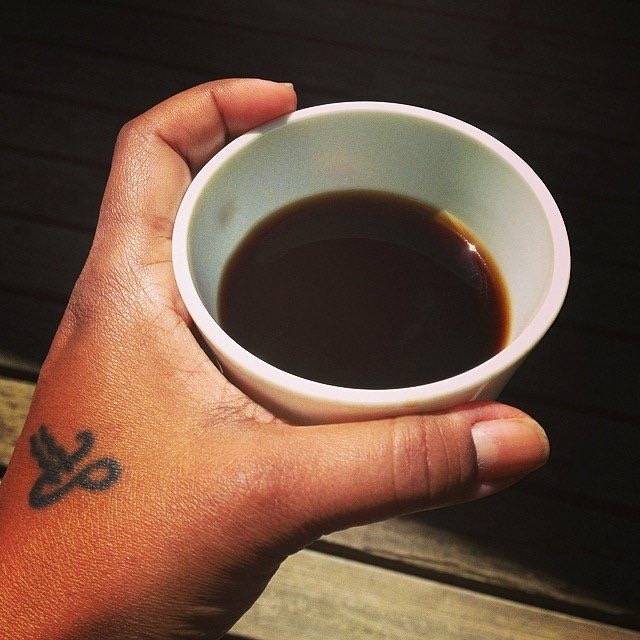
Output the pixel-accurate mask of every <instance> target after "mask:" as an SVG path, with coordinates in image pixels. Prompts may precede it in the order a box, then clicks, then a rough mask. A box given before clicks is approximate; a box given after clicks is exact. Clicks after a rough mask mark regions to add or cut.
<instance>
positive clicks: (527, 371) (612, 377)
mask: <svg viewBox="0 0 640 640" xmlns="http://www.w3.org/2000/svg"><path fill="white" fill-rule="evenodd" d="M637 387H638V380H637V344H636V341H635V340H628V339H626V338H621V337H617V336H609V335H604V334H598V335H597V339H595V337H594V335H593V334H591V333H590V332H587V331H577V330H572V329H568V328H564V327H562V326H561V325H559V324H556V325H555V326H553V327H552V328H551V329H550V330H549V332H548V333H547V335H546V336H545V337H544V338H543V339H542V341H541V343H540V344H539V345H538V347H537V348H536V349H534V350H533V352H532V353H531V354H529V356H528V357H527V359H526V360H525V362H524V363H523V365H522V366H521V367H520V369H519V370H518V371H517V372H516V374H515V375H514V377H513V378H512V380H511V382H510V383H509V384H508V386H507V392H508V393H509V394H512V395H514V396H516V397H518V398H530V399H531V400H539V401H541V400H544V401H547V402H550V403H553V404H559V405H564V406H565V407H567V408H572V409H575V410H578V411H582V412H584V413H587V414H588V413H589V412H590V411H592V412H593V416H594V420H597V419H598V417H600V416H602V415H604V416H606V417H610V418H614V419H619V420H621V421H626V422H629V423H634V424H637V422H638V416H640V396H638V393H637Z"/></svg>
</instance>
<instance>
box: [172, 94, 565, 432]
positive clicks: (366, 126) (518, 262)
mask: <svg viewBox="0 0 640 640" xmlns="http://www.w3.org/2000/svg"><path fill="white" fill-rule="evenodd" d="M339 189H376V190H383V191H388V192H392V193H396V194H399V195H404V196H409V197H411V198H416V199H418V200H422V201H424V202H426V203H428V204H430V205H432V206H434V207H436V208H438V209H444V210H446V211H448V212H450V213H451V214H453V215H454V216H455V217H456V218H458V219H459V220H460V221H461V222H462V223H463V224H464V225H466V226H467V227H468V228H469V229H470V230H471V232H472V233H473V234H474V235H475V236H476V237H478V238H479V239H480V240H481V241H482V243H483V244H484V246H485V247H486V249H488V251H489V252H490V253H491V254H492V256H493V258H494V259H495V261H496V263H497V264H498V266H499V268H500V270H501V273H502V276H503V278H504V281H505V284H506V288H507V291H508V296H509V298H510V307H511V330H510V336H509V339H508V345H507V346H506V347H505V348H504V349H503V350H502V351H500V352H499V353H498V354H496V355H495V356H493V357H492V358H490V359H489V360H487V361H486V362H483V363H482V364H480V365H478V366H476V367H474V368H473V369H470V370H468V371H465V372H464V373H461V374H459V375H456V376H454V377H451V378H448V379H445V380H440V381H438V382H433V383H430V384H424V385H420V386H415V387H410V388H403V389H382V390H370V389H369V390H363V389H348V388H343V387H337V386H332V385H327V384H323V383H319V382H315V381H313V380H307V379H303V378H300V377H298V376H295V375H292V374H290V373H287V372H285V371H282V370H280V369H277V368H275V367H273V366H272V365H270V364H268V363H267V362H264V361H263V360H260V359H259V358H257V357H256V356H254V355H253V354H251V353H249V352H248V351H247V350H246V349H244V348H243V347H242V346H240V345H239V344H238V343H237V342H235V341H234V340H233V339H232V338H231V337H230V336H229V335H227V334H226V333H225V332H224V331H223V329H222V328H221V327H220V326H219V325H218V323H217V322H216V305H217V293H218V284H219V282H220V276H221V273H222V270H223V267H224V265H225V262H226V261H227V259H228V257H229V255H230V254H231V253H232V252H233V250H234V248H235V247H236V246H237V245H238V243H239V242H240V240H241V239H242V238H243V237H244V236H245V235H246V233H247V232H248V230H249V229H250V228H252V227H253V226H254V225H255V224H256V223H257V222H258V221H259V220H261V219H262V218H264V217H265V216H267V215H268V214H270V213H272V212H273V211H275V210H277V209H279V208H280V207H282V206H284V205H286V204H288V203H290V202H292V201H295V200H298V199H300V198H304V197H306V196H310V195H315V194H318V193H324V192H329V191H335V190H339ZM173 266H174V271H175V276H176V280H177V283H178V287H179V290H180V294H181V296H182V298H183V300H184V303H185V305H186V307H187V309H188V311H189V313H190V314H191V316H192V318H193V320H194V322H195V324H196V326H197V327H198V329H199V331H200V332H201V334H202V336H203V337H204V339H205V341H206V342H207V344H208V345H209V346H210V347H211V350H212V351H213V353H214V354H215V357H216V359H217V360H218V363H219V364H220V367H221V369H222V371H223V373H224V374H225V375H226V376H227V377H228V378H229V379H230V380H231V381H232V382H233V383H234V384H235V385H236V386H238V387H239V388H240V389H242V390H243V391H244V392H245V393H246V394H247V395H249V396H250V397H251V398H253V399H254V400H256V401H257V402H258V403H260V404H262V405H264V406H266V407H268V408H269V409H271V410H272V411H274V412H275V413H277V414H279V415H281V416H283V417H285V418H287V419H290V420H293V421H296V422H298V423H301V424H309V423H327V422H337V421H353V420H364V419H371V418H378V417H385V416H394V415H401V414H409V413H417V412H425V411H433V410H439V409H444V408H447V407H450V406H453V405H456V404H459V403H461V402H465V401H469V400H476V399H492V398H495V397H496V396H497V395H498V394H499V392H500V391H501V390H502V388H503V387H504V385H505V384H506V383H507V381H508V380H509V378H510V377H511V375H512V374H513V373H514V371H515V370H516V368H517V367H518V365H519V364H520V363H521V362H522V360H523V358H524V357H525V356H526V355H527V353H528V352H529V351H530V350H531V349H532V348H533V347H534V346H535V345H536V343H537V342H538V341H539V340H540V339H541V338H542V336H543V335H544V334H545V332H546V331H547V329H548V328H549V326H550V325H551V323H552V322H553V321H554V319H555V317H556V315H557V314H558V312H559V310H560V307H561V305H562V303H563V300H564V297H565V294H566V290H567V286H568V282H569V269H570V256H569V243H568V239H567V234H566V230H565V227H564V223H563V221H562V217H561V215H560V212H559V211H558V207H557V206H556V204H555V202H554V200H553V198H552V197H551V195H550V193H549V191H548V190H547V189H546V187H545V186H544V184H543V183H542V182H541V180H540V179H539V178H538V176H537V175H536V174H535V173H534V172H533V171H532V169H531V168H530V167H529V166H528V165H527V164H526V163H525V162H524V161H523V160H522V159H520V158H519V157H518V156H517V155H516V154H515V153H513V152H512V151H511V150H509V149H508V148H507V147H505V146H504V145H503V144H502V143H500V142H498V141H497V140H496V139H494V138H493V137H491V136H489V135H488V134H486V133H484V132H482V131H480V130H478V129H477V128H475V127H473V126H471V125H469V124H466V123H464V122H461V121H459V120H456V119H454V118H451V117H449V116H446V115H443V114H440V113H436V112H434V111H429V110H426V109H421V108H417V107H411V106H406V105H400V104H390V103H380V102H346V103H338V104H328V105H322V106H318V107H311V108H309V109H301V110H300V111H297V112H295V113H293V114H291V115H289V116H286V117H284V118H281V119H279V120H276V121H274V122H271V123H269V124H267V125H264V126H262V127H260V128H258V129H256V130H254V131H252V132H249V133H247V134H245V135H243V136H241V137H239V138H238V139H236V140H234V141H233V142H231V143H230V144H229V145H227V146H226V147H225V148H224V149H223V150H222V151H220V152H219V153H218V154H217V155H216V156H215V157H214V158H212V159H211V160H210V161H209V162H208V163H207V164H206V166H205V167H204V168H203V169H202V170H201V171H200V172H199V173H198V175H197V176H196V177H195V179H194V180H193V182H192V184H191V185H190V186H189V188H188V190H187V192H186V194H185V196H184V199H183V201H182V203H181V205H180V209H179V211H178V215H177V218H176V222H175V228H174V232H173ZM267 339H268V338H267ZM372 348H374V346H373V345H372Z"/></svg>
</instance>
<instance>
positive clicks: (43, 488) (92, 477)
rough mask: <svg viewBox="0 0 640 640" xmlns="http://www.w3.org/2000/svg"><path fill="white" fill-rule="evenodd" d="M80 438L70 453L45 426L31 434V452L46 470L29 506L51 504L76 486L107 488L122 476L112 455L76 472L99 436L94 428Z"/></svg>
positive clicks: (37, 482)
mask: <svg viewBox="0 0 640 640" xmlns="http://www.w3.org/2000/svg"><path fill="white" fill-rule="evenodd" d="M76 441H77V442H78V443H79V445H80V446H79V447H78V448H77V449H76V450H75V451H72V452H69V451H67V450H66V449H65V448H64V447H62V446H60V445H59V444H58V443H57V442H56V440H55V438H54V437H53V436H52V435H51V433H50V432H49V430H48V429H47V427H45V426H44V425H42V426H41V427H40V429H38V431H37V433H34V434H33V435H32V436H31V439H30V443H31V455H32V456H33V457H34V458H35V459H36V460H37V462H38V466H39V467H40V468H41V469H42V473H41V474H40V477H39V478H38V479H37V480H36V481H35V483H34V485H33V487H32V489H31V491H30V493H29V505H30V506H31V507H33V508H34V509H42V508H43V507H48V506H49V505H51V504H53V503H54V502H56V501H57V500H60V498H62V496H64V495H65V494H67V493H68V492H69V491H71V489H73V488H74V487H79V488H81V489H87V490H89V491H104V490H105V489H108V488H109V487H110V486H111V485H112V484H114V482H116V481H117V480H118V478H119V477H120V474H121V472H122V469H121V467H120V464H119V463H118V462H117V461H116V460H114V459H112V458H101V459H100V460H96V461H95V462H92V463H91V464H88V465H87V466H86V467H84V468H83V469H81V470H80V471H78V472H77V473H75V474H73V472H74V471H75V470H76V467H77V466H78V463H79V462H80V461H81V460H83V459H84V458H86V457H87V455H89V453H90V451H91V449H92V448H93V444H94V442H95V436H94V435H93V433H91V431H80V433H78V434H76ZM70 474H73V475H70Z"/></svg>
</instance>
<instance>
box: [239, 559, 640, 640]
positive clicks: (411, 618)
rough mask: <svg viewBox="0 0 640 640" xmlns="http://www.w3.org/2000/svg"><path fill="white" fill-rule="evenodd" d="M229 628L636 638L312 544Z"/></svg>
mask: <svg viewBox="0 0 640 640" xmlns="http://www.w3.org/2000/svg"><path fill="white" fill-rule="evenodd" d="M232 633H239V634H241V635H244V636H247V637H250V638H254V639H255V640H274V639H275V638H304V639H305V640H312V639H316V638H317V639H318V640H325V639H326V638H332V639H333V640H341V639H343V638H344V639H345V640H347V639H348V640H357V639H359V638H387V639H388V640H394V639H396V638H397V639H398V640H412V639H416V640H418V639H420V640H423V639H424V638H438V639H440V640H449V639H451V640H453V639H455V640H477V639H478V638H483V640H513V638H516V637H517V638H519V639H521V640H561V639H562V640H566V639H567V638H571V639H572V640H602V638H607V639H608V640H623V639H626V640H632V639H637V638H639V637H640V634H638V633H635V632H633V631H628V630H624V629H619V628H615V627H612V626H606V625H601V624H597V623H593V622H589V621H586V620H580V619H578V618H574V617H570V616H565V615H560V614H556V613H552V612H548V611H544V610H542V609H537V608H534V607H529V606H525V605H520V604H517V603H514V602H509V601H507V600H502V599H499V598H494V597H491V596H485V595H480V594H476V593H473V592H471V591H466V590H464V589H459V588H456V587H451V586H447V585H443V584H439V583H437V582H433V581H431V580H425V579H420V578H416V577H412V576H407V575H402V574H399V573H396V572H392V571H387V570H385V569H380V568H377V567H370V566H366V565H362V564H358V563H354V562H351V561H348V560H343V559H340V558H333V557H330V556H325V555H322V554H318V553H314V552H313V551H302V552H301V553H299V554H297V555H295V556H293V557H291V558H289V559H288V560H287V561H286V562H285V563H284V564H283V565H282V567H281V569H280V571H279V572H278V573H277V575H276V577H275V578H274V580H273V581H272V582H271V583H270V585H269V586H268V587H267V589H266V591H265V592H264V594H263V595H262V597H261V598H260V599H259V600H258V602H257V603H256V604H255V605H254V607H253V608H252V609H251V610H250V611H249V612H248V613H247V614H246V615H245V616H244V617H243V618H242V619H241V620H240V621H239V622H238V623H237V624H236V625H235V627H234V628H233V630H232Z"/></svg>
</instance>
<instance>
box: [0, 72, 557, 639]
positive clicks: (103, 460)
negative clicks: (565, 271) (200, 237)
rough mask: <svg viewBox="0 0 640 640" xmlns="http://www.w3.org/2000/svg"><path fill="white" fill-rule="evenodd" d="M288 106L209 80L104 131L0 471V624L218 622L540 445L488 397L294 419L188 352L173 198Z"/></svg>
mask: <svg viewBox="0 0 640 640" xmlns="http://www.w3.org/2000/svg"><path fill="white" fill-rule="evenodd" d="M295 105H296V97H295V93H294V91H293V89H292V88H291V86H289V85H283V84H276V83H271V82H266V81H261V80H225V81H218V82H212V83H209V84H205V85H202V86H200V87H196V88H194V89H191V90H189V91H186V92H184V93H182V94H180V95H178V96H176V97H174V98H171V99H169V100H167V101H166V102H164V103H162V104H160V105H159V106H157V107H155V108H153V109H151V110H150V111H148V112H147V113H145V114H143V115H142V116H140V117H139V118H136V119H135V120H133V121H132V122H130V123H129V124H128V125H126V126H125V127H124V128H123V130H122V132H121V134H120V136H119V137H118V140H117V144H116V149H115V154H114V158H113V166H112V170H111V175H110V178H109V181H108V184H107V188H106V192H105V196H104V201H103V205H102V209H101V212H100V220H99V224H98V228H97V232H96V236H95V241H94V244H93V247H92V249H91V253H90V256H89V258H88V260H87V263H86V266H85V268H84V270H83V272H82V274H81V276H80V278H79V280H78V283H77V285H76V287H75V289H74V291H73V295H72V297H71V300H70V302H69V306H68V309H67V311H66V313H65V316H64V319H63V321H62V323H61V326H60V328H59V331H58V333H57V335H56V338H55V340H54V343H53V345H52V347H51V351H50V353H49V356H48V357H47V360H46V362H45V364H44V366H43V368H42V372H41V376H40V380H39V382H38V386H37V389H36V394H35V396H34V400H33V404H32V408H31V412H30V414H29V418H28V420H27V423H26V425H25V429H24V433H23V435H22V437H21V439H20V441H19V442H18V445H17V448H16V451H15V454H14V458H13V460H12V463H11V465H10V467H9V470H8V471H7V474H6V477H5V480H4V482H3V483H2V487H1V499H2V509H1V510H0V525H1V526H0V531H1V533H0V555H1V556H2V565H1V566H2V568H3V578H4V579H3V580H2V585H3V588H2V589H1V590H0V620H2V619H6V620H11V627H12V628H11V631H10V634H11V635H10V636H7V637H12V638H16V637H29V638H47V639H48V640H54V639H61V638H85V637H86V638H90V637H106V636H107V635H108V637H110V638H167V637H181V636H185V637H199V636H197V633H198V632H201V633H202V634H203V636H204V634H205V630H208V633H209V634H212V635H207V637H213V636H215V635H216V634H217V635H221V634H223V633H224V632H225V630H227V629H228V628H229V627H231V626H232V624H233V623H234V622H235V621H236V620H237V619H238V618H239V617H240V616H241V615H242V613H243V612H244V611H245V610H246V609H247V608H249V607H250V606H251V604H252V603H253V602H254V601H255V599H256V598H257V597H258V595H259V594H260V592H261V591H262V590H263V588H264V587H265V585H266V584H267V582H268V581H269V579H270V578H271V577H272V575H273V574H274V572H275V571H276V570H277V568H278V566H279V564H280V563H281V562H282V560H284V559H285V558H286V557H287V556H288V555H289V554H291V553H293V552H295V551H296V550H298V549H300V548H301V547H303V546H305V545H308V544H309V543H311V542H312V541H313V540H315V539H316V538H318V537H319V536H321V535H323V534H325V533H327V532H330V531H334V530H337V529H341V528H345V527H349V526H352V525H356V524H363V523H366V522H372V521H375V520H379V519H383V518H387V517H390V516H394V515H399V514H404V513H409V512H413V511H417V510H422V509H428V508H433V507H437V506H442V505H446V504H451V503H454V502H460V501H465V500H471V499H474V498H479V497H482V496H485V495H488V494H490V493H492V492H494V491H496V490H498V489H501V488H503V487H506V486H508V485H509V484H512V483H513V482H515V481H516V480H517V479H518V478H520V477H522V476H523V475H525V474H526V473H528V472H529V471H531V470H533V469H535V468H536V467H538V466H539V465H541V464H542V463H543V462H544V461H545V459H546V457H547V454H548V444H547V441H546V437H545V435H544V432H543V431H542V430H541V428H540V427H539V426H538V425H537V424H536V423H535V422H534V421H533V420H531V419H530V418H528V417H527V416H525V415H524V414H523V413H521V412H520V411H518V410H516V409H513V408H511V407H507V406H504V405H501V404H497V403H476V404H470V405H466V406H462V407H458V408H456V409H454V410H451V411H448V412H439V413H437V414H433V415H425V416H413V417H403V418H397V419H393V420H381V421H375V422H367V423H358V424H342V425H330V426H319V427H294V426H292V425H288V424H286V423H284V422H282V421H280V420H278V419H277V418H276V417H274V416H273V415H271V414H270V413H269V412H267V411H266V410H265V409H263V408H262V407H260V406H258V405H256V404H255V403H253V402H252V401H251V400H249V399H248V398H247V397H245V396H244V395H243V394H242V393H241V392H240V391H238V390H237V389H236V388H235V387H233V386H232V385H231V384H230V383H229V382H227V380H225V378H224V377H223V376H222V375H221V374H220V372H219V371H218V370H217V369H216V368H215V366H214V365H213V364H212V363H211V361H210V360H209V358H208V357H207V356H206V355H205V353H204V352H203V351H202V350H201V348H200V347H199V345H198V342H197V341H196V339H195V338H194V335H193V333H192V331H191V325H190V319H189V317H188V315H187V313H186V311H185V309H184V307H183V305H182V302H181V300H180V297H179V295H178V291H177V289H176V285H175V283H174V280H173V274H172V267H171V234H172V227H173V222H174V216H175V213H176V210H177V208H178V204H179V202H180V199H181V197H182V195H183V194H184V192H185V189H186V188H187V185H188V184H189V182H190V180H191V178H192V176H193V174H194V173H195V172H196V171H197V170H198V169H199V168H200V167H201V166H202V165H203V164H204V163H205V162H206V161H207V160H208V159H209V158H210V157H211V156H212V155H213V154H214V153H215V152H216V151H217V150H219V149H220V148H221V147H222V146H223V145H224V144H225V142H227V141H228V140H229V139H231V138H233V137H235V136H237V135H239V134H241V133H243V132H244V131H246V130H248V129H250V128H252V127H254V126H257V125H259V124H261V123H264V122H266V121H268V120H270V119H272V118H275V117H277V116H280V115H283V114H285V113H287V112H289V111H292V110H293V109H295ZM5 628H6V627H5V626H3V625H2V624H0V629H5ZM1 633H2V631H0V635H1Z"/></svg>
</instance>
